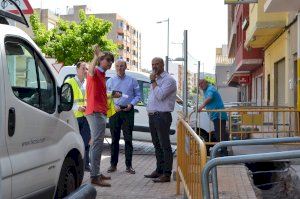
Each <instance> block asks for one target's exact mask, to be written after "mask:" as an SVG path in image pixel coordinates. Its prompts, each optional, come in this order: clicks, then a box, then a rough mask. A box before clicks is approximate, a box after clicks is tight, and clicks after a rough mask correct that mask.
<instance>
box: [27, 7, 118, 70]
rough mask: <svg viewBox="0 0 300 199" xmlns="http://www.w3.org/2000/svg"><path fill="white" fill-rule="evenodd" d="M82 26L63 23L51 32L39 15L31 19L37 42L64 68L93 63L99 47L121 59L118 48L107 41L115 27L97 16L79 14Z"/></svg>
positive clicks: (110, 41)
mask: <svg viewBox="0 0 300 199" xmlns="http://www.w3.org/2000/svg"><path fill="white" fill-rule="evenodd" d="M79 19H80V21H79V23H78V24H77V23H75V22H69V21H65V20H62V19H59V21H58V24H57V26H56V27H55V28H53V29H51V30H46V27H45V25H44V24H42V23H41V22H40V20H39V17H38V16H37V14H33V15H31V16H30V23H31V26H32V30H33V33H34V35H35V38H34V40H35V42H36V43H37V45H38V46H39V47H40V48H41V50H42V52H43V53H45V54H46V55H48V56H50V57H53V58H56V59H57V61H58V62H62V63H64V65H72V64H74V63H76V62H78V61H90V60H92V58H93V45H95V44H98V45H99V46H100V48H101V50H102V51H111V52H113V53H114V54H115V55H117V54H116V53H117V49H118V46H117V45H116V44H115V43H113V41H112V40H109V39H108V38H107V34H108V32H109V31H110V30H111V27H112V23H111V22H109V21H105V20H102V19H99V18H96V17H95V16H94V15H90V16H88V17H87V16H86V14H85V13H84V11H83V10H80V12H79Z"/></svg>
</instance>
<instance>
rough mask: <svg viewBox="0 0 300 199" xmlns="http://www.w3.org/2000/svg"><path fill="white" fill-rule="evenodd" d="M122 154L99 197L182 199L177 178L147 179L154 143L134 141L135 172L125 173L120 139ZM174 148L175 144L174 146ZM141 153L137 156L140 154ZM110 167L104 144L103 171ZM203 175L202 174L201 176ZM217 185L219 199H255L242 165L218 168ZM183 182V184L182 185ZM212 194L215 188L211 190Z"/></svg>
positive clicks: (108, 151)
mask: <svg viewBox="0 0 300 199" xmlns="http://www.w3.org/2000/svg"><path fill="white" fill-rule="evenodd" d="M120 143H121V144H120V155H119V164H118V170H117V171H116V172H114V173H112V174H108V175H111V177H112V180H110V181H109V182H110V183H111V184H112V187H111V188H102V187H96V189H97V198H98V199H100V198H101V199H182V198H183V187H181V195H176V181H174V180H173V179H171V182H170V183H159V184H157V183H153V182H152V180H151V179H148V178H144V174H149V173H151V172H152V171H153V170H154V169H155V164H156V159H155V155H154V149H153V146H152V144H151V143H145V142H137V141H135V142H134V155H133V167H134V169H135V170H136V174H135V175H130V174H128V173H126V172H125V169H126V167H125V155H124V151H123V148H124V145H123V142H120ZM173 149H175V147H173ZM137 154H138V155H137ZM109 166H110V150H109V145H108V144H105V149H104V152H103V154H102V161H101V172H103V173H104V174H105V175H107V172H106V171H107V169H108V167H109ZM175 169H176V157H175V158H174V164H173V171H174V170H175ZM89 177H90V174H89V173H88V172H85V175H84V179H83V183H89ZM199 177H200V176H199ZM218 179H219V181H218V184H219V198H220V199H254V198H256V196H255V193H254V190H253V188H252V185H251V182H250V179H249V177H248V174H247V169H246V167H245V166H243V165H229V166H219V167H218ZM181 185H182V184H181ZM211 194H212V189H211Z"/></svg>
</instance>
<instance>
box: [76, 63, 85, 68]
mask: <svg viewBox="0 0 300 199" xmlns="http://www.w3.org/2000/svg"><path fill="white" fill-rule="evenodd" d="M81 64H85V62H83V61H79V62H77V64H76V69H79V68H80V66H81Z"/></svg>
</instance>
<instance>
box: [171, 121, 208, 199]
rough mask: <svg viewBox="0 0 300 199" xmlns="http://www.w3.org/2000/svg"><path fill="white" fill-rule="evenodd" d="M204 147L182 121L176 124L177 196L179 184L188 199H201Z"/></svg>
mask: <svg viewBox="0 0 300 199" xmlns="http://www.w3.org/2000/svg"><path fill="white" fill-rule="evenodd" d="M206 159H207V154H206V145H205V143H204V142H203V141H202V140H201V139H200V137H199V136H198V135H197V134H196V133H195V132H194V130H193V129H192V128H191V127H190V126H189V124H188V123H187V122H186V121H184V120H183V119H179V120H178V123H177V173H176V180H177V187H176V190H177V194H180V182H182V184H183V186H184V189H185V193H186V195H187V197H188V198H189V199H202V188H201V187H202V185H201V173H202V169H203V168H204V166H205V164H206Z"/></svg>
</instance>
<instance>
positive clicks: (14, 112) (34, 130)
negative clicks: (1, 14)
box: [3, 37, 58, 198]
mask: <svg viewBox="0 0 300 199" xmlns="http://www.w3.org/2000/svg"><path fill="white" fill-rule="evenodd" d="M4 47H5V53H6V56H5V59H4V60H5V61H4V65H5V67H3V68H4V74H6V75H4V82H5V83H4V85H5V93H6V95H5V97H6V106H5V109H6V110H5V112H6V114H7V115H8V118H9V119H8V121H7V123H8V124H9V125H10V126H9V127H8V128H5V131H6V142H7V147H8V153H9V156H10V160H11V164H12V171H13V176H12V197H13V198H19V197H23V196H27V197H30V196H33V195H31V194H35V195H34V196H35V197H38V196H40V197H42V196H43V195H37V194H39V193H45V192H47V193H48V195H47V197H49V198H51V197H52V195H51V193H53V192H54V190H55V176H56V175H55V174H56V171H55V168H56V167H57V166H56V165H55V163H57V162H58V159H55V157H57V156H58V155H57V154H55V151H54V150H53V146H55V143H56V141H57V140H56V137H57V136H56V135H55V131H56V126H57V122H58V120H57V119H56V118H55V116H54V113H55V111H56V89H55V88H56V87H55V82H54V80H53V77H52V76H51V75H50V73H49V71H48V70H47V67H46V65H45V64H44V63H43V61H42V60H41V59H40V57H39V55H38V53H37V52H36V51H35V50H34V48H33V47H32V46H31V45H30V44H29V43H27V42H26V41H24V40H22V39H20V38H14V37H7V38H5V46H4ZM51 147H52V148H51ZM33 192H35V193H33ZM47 197H46V198H47ZM42 198H45V197H44V196H43V197H42Z"/></svg>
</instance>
